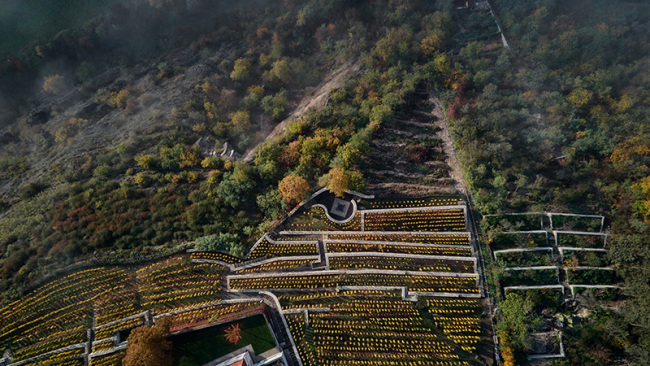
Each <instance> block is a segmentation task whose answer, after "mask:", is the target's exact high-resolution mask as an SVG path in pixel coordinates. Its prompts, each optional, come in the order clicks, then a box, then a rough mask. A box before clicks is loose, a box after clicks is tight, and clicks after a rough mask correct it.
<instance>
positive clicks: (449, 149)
mask: <svg viewBox="0 0 650 366" xmlns="http://www.w3.org/2000/svg"><path fill="white" fill-rule="evenodd" d="M429 100H430V101H431V103H433V105H434V108H433V111H431V114H432V115H433V116H434V117H435V121H434V124H435V125H436V126H437V127H439V128H440V130H439V131H438V137H439V138H440V139H441V140H442V148H443V151H444V152H445V155H446V156H447V157H448V158H447V165H448V166H449V168H450V169H449V175H450V176H451V178H452V179H453V180H454V182H453V187H454V188H455V189H456V191H457V192H459V193H463V194H465V195H467V185H466V184H465V178H464V177H463V170H462V168H461V167H460V162H459V161H458V157H457V156H456V149H454V142H453V140H452V139H451V133H450V132H449V126H448V124H447V119H446V118H445V113H444V111H443V110H442V104H440V100H438V98H437V97H431V98H430V99H429Z"/></svg>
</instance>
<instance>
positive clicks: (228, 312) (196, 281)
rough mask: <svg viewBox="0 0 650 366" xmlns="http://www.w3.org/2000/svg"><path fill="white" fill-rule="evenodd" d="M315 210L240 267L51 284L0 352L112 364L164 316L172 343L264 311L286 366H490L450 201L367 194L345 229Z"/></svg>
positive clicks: (460, 221) (206, 262)
mask: <svg viewBox="0 0 650 366" xmlns="http://www.w3.org/2000/svg"><path fill="white" fill-rule="evenodd" d="M359 201H360V202H361V200H359ZM446 203H451V204H453V206H444V204H446ZM323 207H324V206H313V207H312V208H309V207H307V208H304V209H303V210H302V211H299V212H298V213H297V214H296V216H295V217H291V218H290V219H289V220H288V221H287V222H286V223H285V224H283V226H281V227H279V228H278V229H276V230H275V231H274V232H271V233H268V234H267V235H264V236H263V237H262V238H260V240H259V241H258V242H257V243H256V245H255V246H254V247H253V248H251V250H250V251H249V253H248V255H247V256H245V257H244V259H242V258H237V257H233V256H231V255H229V254H226V253H221V252H206V251H191V252H190V253H188V254H183V255H177V256H173V257H170V258H167V259H165V260H160V261H157V262H154V263H150V264H147V265H143V266H131V267H117V266H114V267H97V268H89V269H84V270H81V271H77V272H75V273H71V274H69V275H67V276H64V277H62V278H60V279H57V280H54V281H52V282H50V283H48V284H46V285H44V286H42V287H41V288H39V289H38V290H36V291H34V292H33V293H31V294H29V295H27V296H26V297H24V298H23V299H22V300H20V301H18V302H16V303H14V304H11V305H9V306H6V307H4V308H2V309H1V310H0V316H1V317H2V319H11V321H9V322H3V324H1V325H0V345H1V346H2V347H8V348H10V349H11V351H12V356H11V357H12V360H13V362H20V361H23V363H22V364H36V363H44V364H66V365H67V364H70V365H72V364H79V365H82V364H91V365H119V364H120V363H121V359H122V357H123V354H124V349H125V348H126V343H125V342H124V341H125V339H124V337H126V335H127V334H128V331H129V330H130V329H132V328H134V327H139V326H142V325H145V324H152V323H154V322H156V320H157V319H160V318H161V317H170V318H171V320H172V322H171V324H172V325H171V332H172V333H178V332H184V331H191V330H192V329H194V328H198V327H205V326H208V325H212V324H221V323H224V322H227V321H231V320H233V319H236V318H239V317H242V316H246V315H249V314H259V313H263V314H265V315H266V316H267V317H275V318H274V319H276V321H274V322H273V324H275V325H274V327H275V328H274V329H273V330H274V332H275V333H276V335H277V336H278V337H279V339H284V341H283V342H282V343H281V345H280V348H281V349H282V351H283V352H284V353H285V357H286V359H287V362H288V363H289V364H290V365H314V366H315V365H323V366H324V365H387V366H388V365H398V364H399V365H402V364H422V365H473V364H485V363H486V362H488V361H486V360H489V359H490V358H491V355H490V349H491V346H490V339H491V338H490V329H489V327H486V326H485V325H484V324H483V323H484V322H483V314H484V312H483V310H482V309H483V305H484V304H483V301H484V300H483V298H482V291H481V287H480V283H481V280H480V275H479V273H478V271H477V267H478V266H477V257H476V256H475V255H474V253H475V250H474V248H473V246H472V240H471V239H472V237H471V235H470V234H469V232H468V231H467V229H466V217H465V206H463V205H462V202H461V201H460V200H459V199H456V198H450V197H444V198H428V199H421V200H416V199H411V200H401V201H395V202H391V201H387V200H383V201H381V202H378V203H376V204H375V203H373V201H372V200H371V199H368V198H366V199H364V201H363V204H360V203H359V204H358V205H357V203H356V202H355V206H354V210H353V212H352V213H351V216H349V220H348V221H346V223H340V222H334V221H331V220H330V218H329V213H326V212H325V209H323ZM364 207H369V209H364ZM315 217H317V219H316V220H312V219H313V218H315ZM323 220H327V221H328V222H329V223H325V222H324V221H323ZM342 221H345V219H344V220H342ZM277 319H281V320H282V321H277ZM283 328H284V329H283ZM287 336H288V338H287ZM86 344H89V345H90V347H89V348H88V347H86ZM278 344H280V343H278ZM87 348H88V349H87Z"/></svg>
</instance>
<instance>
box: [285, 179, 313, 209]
mask: <svg viewBox="0 0 650 366" xmlns="http://www.w3.org/2000/svg"><path fill="white" fill-rule="evenodd" d="M278 188H279V189H280V193H281V194H282V199H283V200H284V201H285V202H286V203H288V204H292V203H298V202H300V201H302V200H303V199H304V198H305V197H306V196H307V193H309V190H310V189H311V186H310V185H309V183H307V181H306V180H305V178H303V177H301V176H299V175H297V174H289V175H287V176H286V177H284V179H282V180H281V181H280V184H279V185H278Z"/></svg>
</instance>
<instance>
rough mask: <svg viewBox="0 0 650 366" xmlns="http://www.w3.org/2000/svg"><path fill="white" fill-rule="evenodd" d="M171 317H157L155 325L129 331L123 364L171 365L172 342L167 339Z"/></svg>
mask: <svg viewBox="0 0 650 366" xmlns="http://www.w3.org/2000/svg"><path fill="white" fill-rule="evenodd" d="M170 326H171V319H170V318H169V317H163V318H159V319H158V321H157V322H156V324H155V325H145V326H142V327H138V328H135V329H133V331H131V334H129V337H128V339H127V341H128V347H127V348H126V356H125V357H124V360H123V361H122V364H123V365H124V366H148V365H159V366H171V365H172V361H173V358H172V355H171V348H172V344H171V342H170V341H169V340H167V336H168V335H169V328H170Z"/></svg>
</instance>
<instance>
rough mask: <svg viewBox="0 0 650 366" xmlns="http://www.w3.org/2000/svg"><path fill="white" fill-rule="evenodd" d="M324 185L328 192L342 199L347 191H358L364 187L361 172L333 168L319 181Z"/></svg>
mask: <svg viewBox="0 0 650 366" xmlns="http://www.w3.org/2000/svg"><path fill="white" fill-rule="evenodd" d="M319 183H321V184H323V183H324V184H325V185H326V186H327V189H329V191H330V192H332V193H334V194H335V195H337V196H338V197H343V195H344V194H345V192H347V191H359V190H362V189H363V187H364V179H363V175H362V174H361V172H358V171H355V170H344V169H341V168H333V169H331V170H330V171H329V173H327V174H326V175H324V176H323V177H322V178H321V180H320V181H319Z"/></svg>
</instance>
